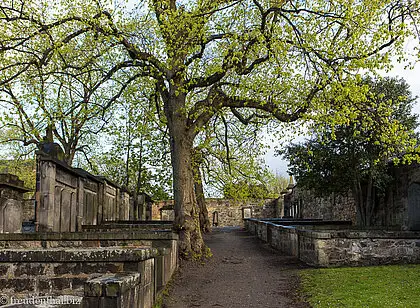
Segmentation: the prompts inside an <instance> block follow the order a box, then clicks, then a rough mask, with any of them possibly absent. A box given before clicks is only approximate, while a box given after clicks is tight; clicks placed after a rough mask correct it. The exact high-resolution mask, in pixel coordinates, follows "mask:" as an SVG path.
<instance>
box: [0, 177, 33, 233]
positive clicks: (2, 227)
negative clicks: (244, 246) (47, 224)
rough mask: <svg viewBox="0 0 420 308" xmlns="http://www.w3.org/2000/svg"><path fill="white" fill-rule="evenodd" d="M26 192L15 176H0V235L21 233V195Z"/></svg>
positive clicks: (21, 182)
mask: <svg viewBox="0 0 420 308" xmlns="http://www.w3.org/2000/svg"><path fill="white" fill-rule="evenodd" d="M28 191H30V190H29V189H27V188H25V187H24V182H23V181H21V180H19V178H18V177H17V176H16V175H13V174H9V173H1V174H0V233H20V232H21V231H22V221H23V194H24V193H25V192H28Z"/></svg>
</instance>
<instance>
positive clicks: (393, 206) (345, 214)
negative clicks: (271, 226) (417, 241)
mask: <svg viewBox="0 0 420 308" xmlns="http://www.w3.org/2000/svg"><path fill="white" fill-rule="evenodd" d="M388 172H389V174H390V175H391V176H392V177H393V178H394V180H393V181H392V182H391V183H390V184H389V185H388V187H387V189H386V190H385V195H384V196H376V198H377V207H376V211H375V213H374V216H373V217H372V225H373V226H380V227H383V228H387V229H399V230H412V231H420V165H419V164H411V165H403V166H394V165H392V164H390V166H389V171H388ZM284 203H285V204H284V216H291V217H294V218H320V219H332V220H351V221H353V223H356V220H357V212H356V204H355V202H354V199H353V197H352V196H351V193H348V194H331V195H330V196H328V197H325V198H321V197H317V196H315V195H314V194H313V193H311V192H310V191H307V190H303V189H301V188H300V187H299V185H296V186H295V187H294V188H293V189H292V191H291V192H290V193H288V194H286V195H285V196H284Z"/></svg>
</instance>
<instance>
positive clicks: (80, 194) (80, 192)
mask: <svg viewBox="0 0 420 308" xmlns="http://www.w3.org/2000/svg"><path fill="white" fill-rule="evenodd" d="M84 183H85V180H84V179H83V178H79V179H78V188H77V199H78V200H77V201H78V205H77V210H76V213H77V216H76V231H82V225H84V224H85V206H86V205H85V202H84V199H85V187H84Z"/></svg>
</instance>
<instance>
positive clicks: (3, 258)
mask: <svg viewBox="0 0 420 308" xmlns="http://www.w3.org/2000/svg"><path fill="white" fill-rule="evenodd" d="M159 255H160V254H159V251H158V249H156V248H136V249H126V248H118V247H109V248H108V247H107V248H100V249H96V248H84V249H80V248H74V249H60V248H48V249H32V250H28V249H3V250H0V262H58V263H60V262H101V261H102V262H138V261H143V260H147V259H150V258H154V257H157V256H159Z"/></svg>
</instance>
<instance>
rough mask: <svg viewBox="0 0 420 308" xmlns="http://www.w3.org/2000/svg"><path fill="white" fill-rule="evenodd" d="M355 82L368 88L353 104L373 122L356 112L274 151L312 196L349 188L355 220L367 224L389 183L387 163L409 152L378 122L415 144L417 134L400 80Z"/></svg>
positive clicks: (405, 86) (401, 159) (409, 100)
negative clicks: (295, 142) (393, 125)
mask: <svg viewBox="0 0 420 308" xmlns="http://www.w3.org/2000/svg"><path fill="white" fill-rule="evenodd" d="M361 86H362V87H363V88H364V89H365V90H367V91H368V92H367V99H366V100H365V101H360V102H358V103H356V104H355V105H354V108H361V110H362V111H363V112H368V113H370V114H372V119H373V120H374V121H366V118H364V117H362V116H356V117H353V118H351V117H350V118H349V119H347V120H346V122H345V123H341V124H337V125H331V124H325V127H323V128H322V129H318V130H317V129H313V130H312V136H311V138H310V139H308V140H306V141H305V142H303V143H299V144H290V145H288V146H287V147H286V148H285V149H284V150H282V151H280V154H282V155H283V156H284V157H285V158H286V159H288V160H289V170H290V172H291V173H292V174H294V176H295V177H296V179H297V181H298V183H299V185H300V186H302V187H305V188H307V189H310V190H312V191H314V192H315V193H317V194H318V195H325V194H330V193H332V192H338V193H346V192H348V191H351V192H352V195H353V197H354V200H355V202H356V205H357V212H358V223H359V224H361V225H366V226H368V225H370V224H371V219H372V217H373V214H374V212H375V209H376V206H377V204H376V202H377V197H378V196H380V195H381V194H383V193H384V190H385V187H386V185H387V184H388V183H389V181H390V176H389V175H388V173H387V167H388V164H389V163H390V161H392V160H394V161H395V162H405V159H406V158H405V157H404V155H405V154H412V153H405V152H404V151H405V149H406V145H404V144H400V143H399V142H398V141H397V140H395V139H394V137H393V136H388V137H386V136H385V137H384V136H383V135H382V134H381V131H382V129H383V126H384V125H387V123H389V122H392V123H394V124H395V125H396V127H399V130H400V132H405V133H406V134H408V135H409V136H410V142H411V143H412V146H415V145H416V144H417V140H418V138H417V135H416V133H415V132H414V130H415V129H416V128H417V127H418V122H417V115H415V114H413V113H412V108H413V104H414V103H415V100H416V98H414V97H413V96H412V94H411V92H410V90H409V86H408V84H407V83H406V82H405V81H404V80H403V79H396V78H381V79H377V80H374V79H371V78H365V79H364V80H363V81H362V82H361ZM390 110H392V111H390ZM395 133H396V134H398V132H395ZM416 155H417V154H416Z"/></svg>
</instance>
